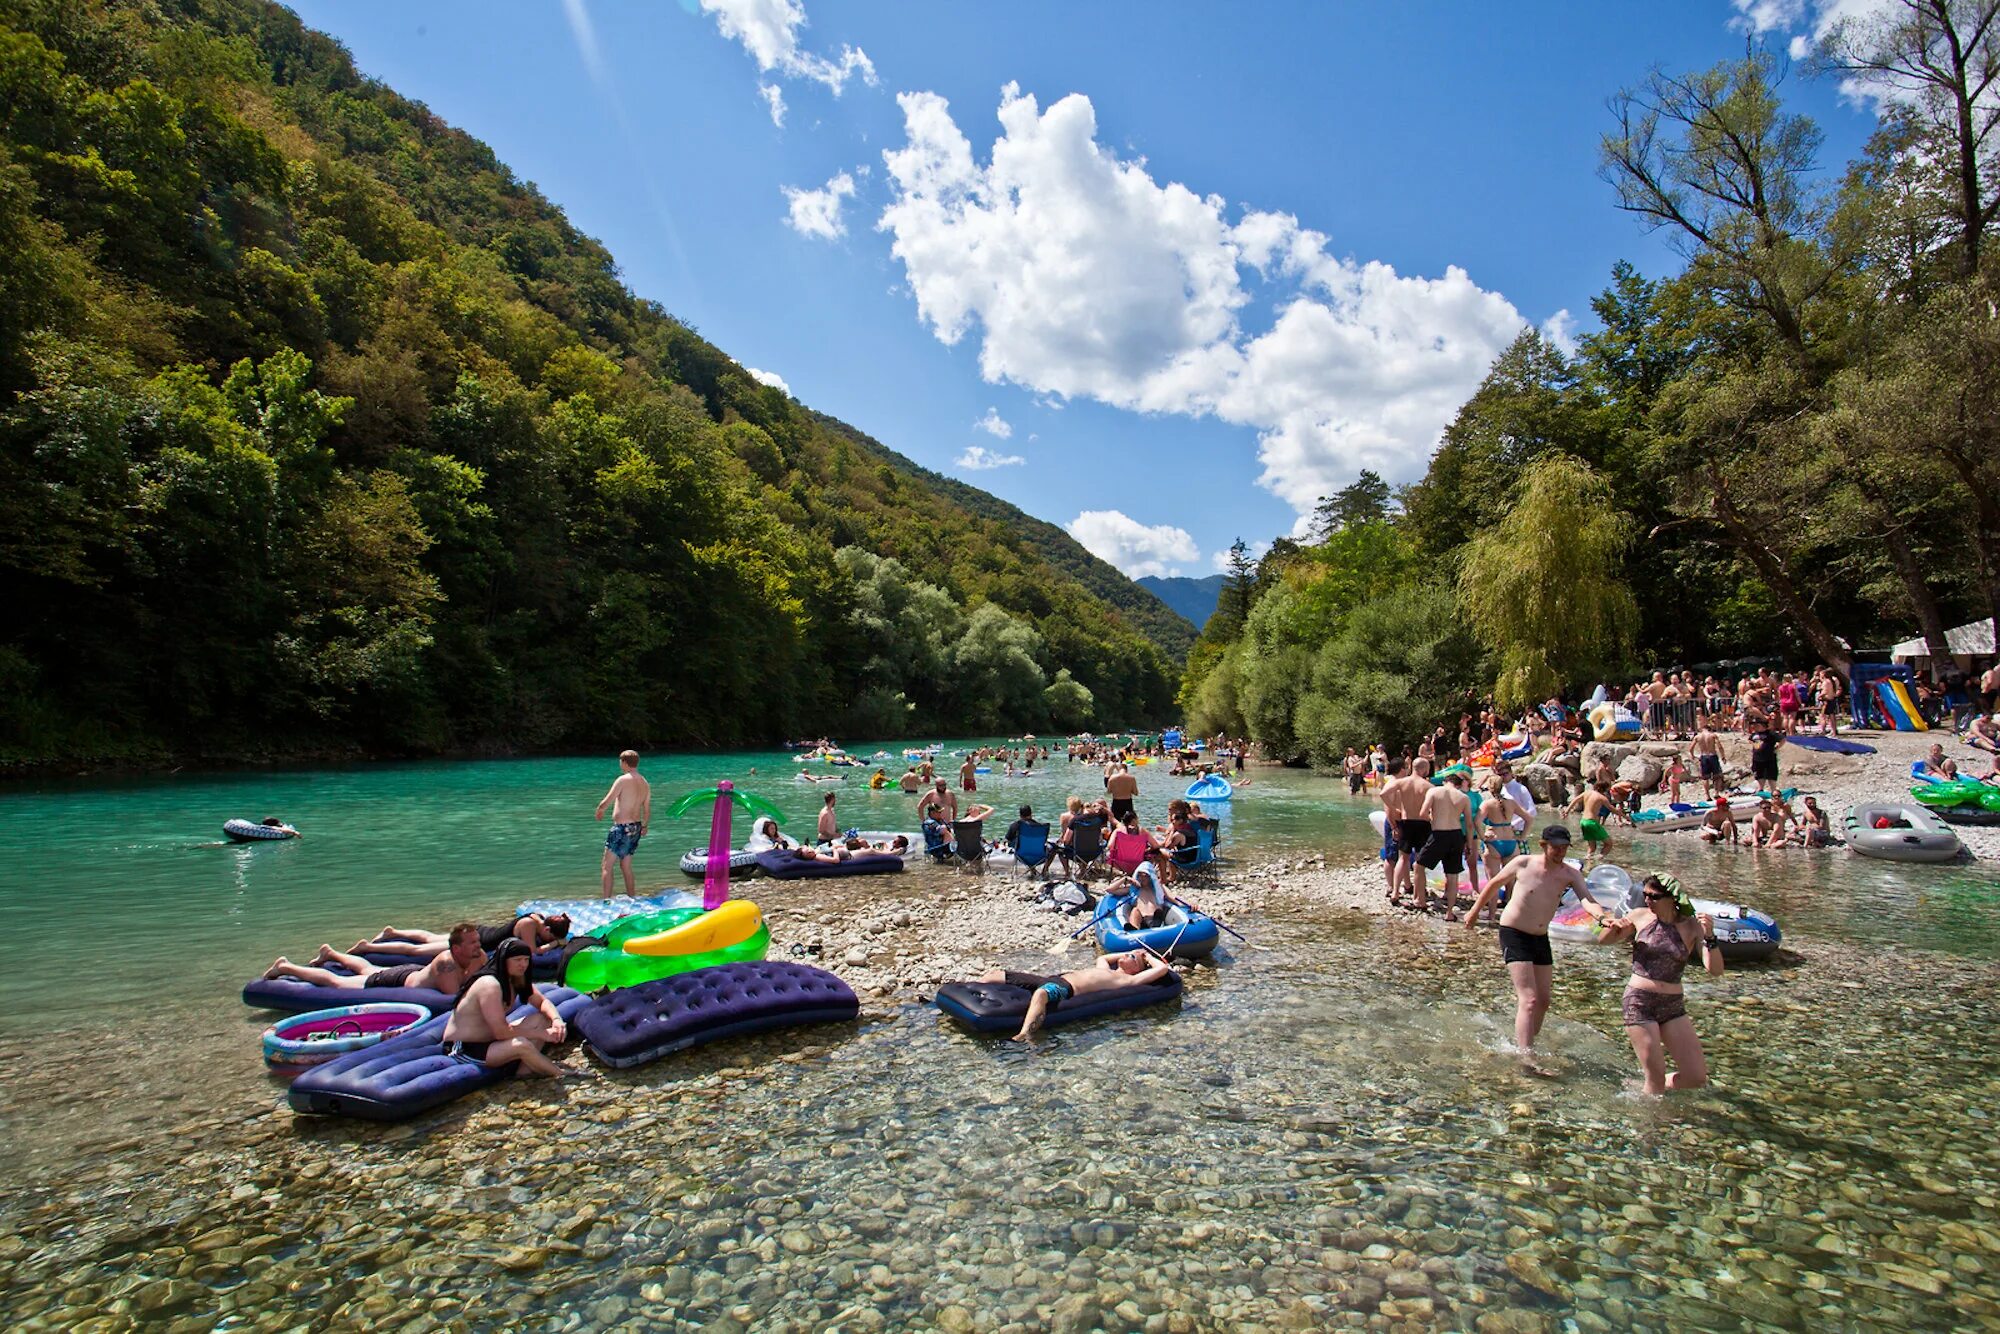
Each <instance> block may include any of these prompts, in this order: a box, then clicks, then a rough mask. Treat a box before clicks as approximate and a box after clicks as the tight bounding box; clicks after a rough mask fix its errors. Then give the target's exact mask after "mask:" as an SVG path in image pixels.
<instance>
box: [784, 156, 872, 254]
mask: <svg viewBox="0 0 2000 1334" xmlns="http://www.w3.org/2000/svg"><path fill="white" fill-rule="evenodd" d="M780 188H781V189H782V190H783V191H784V193H785V200H786V202H787V204H788V205H789V210H788V213H787V216H786V218H785V225H786V226H788V227H790V228H791V229H792V230H793V231H795V232H797V233H798V234H799V235H800V236H817V237H819V238H820V239H821V240H823V241H831V240H833V239H834V238H835V237H839V236H845V235H847V224H846V223H845V222H844V221H842V219H841V216H840V210H841V205H842V204H843V203H844V202H845V201H847V200H849V199H852V198H853V197H854V178H853V177H852V176H850V175H848V174H847V173H846V172H844V171H843V172H841V173H840V174H839V175H837V176H835V177H834V178H833V179H832V180H830V181H828V182H827V183H826V184H825V185H823V186H821V187H820V188H819V189H817V190H801V189H799V188H798V187H797V186H792V185H787V186H782V187H780Z"/></svg>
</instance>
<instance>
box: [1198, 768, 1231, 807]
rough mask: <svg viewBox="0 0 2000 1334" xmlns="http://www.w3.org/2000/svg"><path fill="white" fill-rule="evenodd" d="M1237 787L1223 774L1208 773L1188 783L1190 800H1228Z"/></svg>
mask: <svg viewBox="0 0 2000 1334" xmlns="http://www.w3.org/2000/svg"><path fill="white" fill-rule="evenodd" d="M1235 794H1236V788H1235V787H1234V786H1233V785H1232V784H1231V783H1230V781H1229V780H1228V779H1227V778H1224V777H1223V776H1222V775H1221V774H1206V775H1204V776H1202V777H1200V778H1197V779H1195V780H1194V782H1192V783H1190V784H1188V790H1187V796H1188V800H1189V801H1228V800H1229V799H1230V797H1232V796H1234V795H1235Z"/></svg>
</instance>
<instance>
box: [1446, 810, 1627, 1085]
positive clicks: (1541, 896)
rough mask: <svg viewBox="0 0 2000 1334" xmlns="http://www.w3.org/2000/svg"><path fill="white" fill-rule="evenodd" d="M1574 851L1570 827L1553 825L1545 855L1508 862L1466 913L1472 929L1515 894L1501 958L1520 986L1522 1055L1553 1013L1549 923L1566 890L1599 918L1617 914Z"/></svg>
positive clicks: (1503, 928) (1504, 915)
mask: <svg viewBox="0 0 2000 1334" xmlns="http://www.w3.org/2000/svg"><path fill="white" fill-rule="evenodd" d="M1568 851H1569V830H1567V829H1565V828H1563V827H1562V826H1561V825H1559V824H1552V825H1550V826H1549V827H1548V828H1546V829H1544V830H1543V831H1542V854H1541V856H1539V857H1536V856H1532V855H1530V854H1526V853H1524V854H1522V855H1521V856H1519V857H1516V858H1514V860H1512V861H1510V862H1508V863H1507V864H1506V865H1505V866H1504V867H1502V868H1501V869H1500V873H1499V874H1498V875H1496V876H1494V877H1493V878H1492V879H1491V880H1488V881H1487V882H1486V883H1485V884H1484V885H1482V886H1481V887H1480V890H1479V894H1478V896H1477V897H1476V898H1474V899H1473V900H1472V910H1471V911H1470V912H1468V913H1466V915H1465V929H1466V930H1468V931H1470V930H1471V929H1472V927H1473V924H1474V923H1476V922H1477V921H1478V920H1479V914H1480V911H1481V910H1482V909H1484V908H1485V907H1486V904H1487V901H1488V900H1490V899H1491V898H1492V897H1493V896H1494V895H1496V894H1498V893H1499V892H1500V891H1501V890H1503V889H1506V888H1507V887H1508V886H1509V885H1512V886H1513V887H1514V893H1513V895H1512V896H1511V897H1510V898H1509V899H1508V900H1507V907H1506V909H1505V910H1504V911H1502V912H1501V914H1500V957H1501V959H1503V960H1504V961H1505V962H1506V964H1507V976H1508V978H1509V979H1510V980H1511V981H1512V982H1513V984H1514V1043H1515V1045H1516V1046H1518V1047H1519V1048H1520V1049H1521V1054H1522V1055H1524V1056H1531V1055H1533V1054H1534V1050H1535V1038H1536V1036H1537V1035H1538V1034H1540V1033H1541V1031H1542V1021H1543V1020H1544V1019H1546V1018H1547V1017H1548V1013H1549V996H1550V994H1551V991H1552V986H1553V979H1554V976H1555V955H1554V954H1553V953H1552V952H1551V951H1550V949H1549V922H1550V921H1551V920H1552V919H1554V917H1555V915H1556V909H1558V908H1560V907H1561V906H1562V900H1563V893H1564V891H1566V890H1575V891H1576V896H1577V898H1578V899H1579V900H1580V901H1581V902H1582V903H1583V907H1584V911H1585V912H1587V913H1589V914H1590V916H1591V919H1592V920H1593V921H1597V922H1604V921H1608V920H1610V917H1611V914H1610V913H1608V912H1606V911H1605V910H1604V908H1603V905H1601V904H1599V903H1598V901H1597V900H1596V899H1594V898H1592V897H1591V894H1590V886H1588V885H1587V884H1585V883H1584V880H1583V872H1581V871H1579V870H1577V869H1576V868H1575V867H1574V866H1571V865H1570V864H1569V863H1568V862H1566V861H1564V860H1563V854H1565V853H1567V852H1568Z"/></svg>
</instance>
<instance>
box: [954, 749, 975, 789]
mask: <svg viewBox="0 0 2000 1334" xmlns="http://www.w3.org/2000/svg"><path fill="white" fill-rule="evenodd" d="M978 767H979V766H978V765H976V764H975V763H973V758H972V756H970V755H968V756H966V757H965V763H964V764H961V765H959V766H958V782H959V786H961V787H963V788H964V789H965V790H966V791H967V792H977V791H978V790H979V777H978V775H977V773H975V772H974V771H975V770H976V769H977V768H978Z"/></svg>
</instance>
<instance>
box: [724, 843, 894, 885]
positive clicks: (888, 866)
mask: <svg viewBox="0 0 2000 1334" xmlns="http://www.w3.org/2000/svg"><path fill="white" fill-rule="evenodd" d="M757 866H758V868H759V869H761V870H762V871H763V872H764V874H765V875H768V876H770V877H771V878H772V879H773V880H827V879H831V878H832V877H834V876H841V875H890V874H893V873H894V872H896V871H900V870H902V869H903V859H902V858H901V857H896V856H892V855H891V854H889V853H886V852H884V853H875V854H871V855H869V856H866V857H849V858H848V859H847V860H846V861H844V862H824V861H813V860H809V859H807V858H804V857H800V856H799V855H798V854H797V853H793V852H785V851H778V850H774V851H771V852H760V853H758V854H757Z"/></svg>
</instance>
